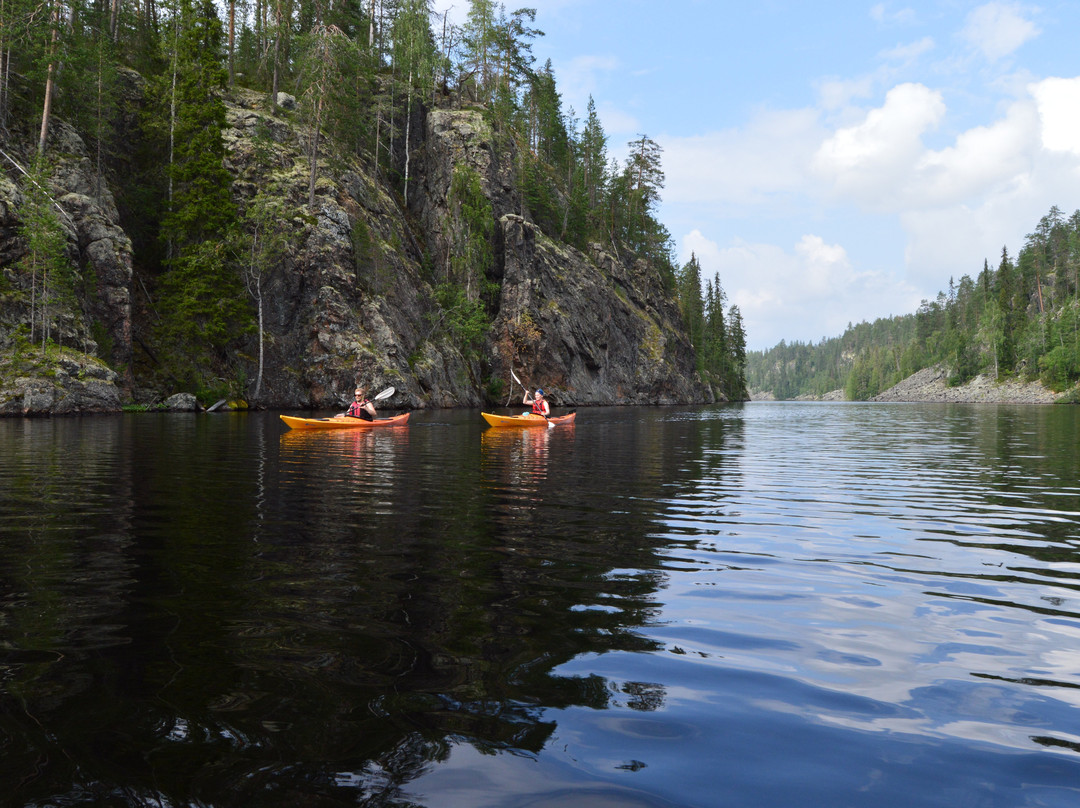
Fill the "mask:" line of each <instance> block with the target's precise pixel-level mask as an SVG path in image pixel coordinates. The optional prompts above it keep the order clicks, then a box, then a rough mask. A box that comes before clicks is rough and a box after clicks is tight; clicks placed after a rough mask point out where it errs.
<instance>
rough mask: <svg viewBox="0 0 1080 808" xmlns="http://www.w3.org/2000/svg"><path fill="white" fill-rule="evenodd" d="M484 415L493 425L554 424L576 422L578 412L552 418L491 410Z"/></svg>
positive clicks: (483, 413)
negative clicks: (496, 413)
mask: <svg viewBox="0 0 1080 808" xmlns="http://www.w3.org/2000/svg"><path fill="white" fill-rule="evenodd" d="M480 414H481V415H482V416H484V420H485V421H487V422H488V424H490V425H491V426H547V425H548V422H550V423H553V424H556V425H558V424H572V423H574V417H575V416H576V415H577V413H576V412H570V413H567V414H566V415H553V416H551V417H550V418H545V417H544V416H542V415H532V414H531V413H530V414H528V415H495V414H494V413H490V412H482V413H480Z"/></svg>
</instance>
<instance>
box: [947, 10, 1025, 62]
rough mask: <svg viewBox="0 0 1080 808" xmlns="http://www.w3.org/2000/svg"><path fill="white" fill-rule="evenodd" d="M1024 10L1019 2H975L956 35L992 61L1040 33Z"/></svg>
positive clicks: (1002, 56)
mask: <svg viewBox="0 0 1080 808" xmlns="http://www.w3.org/2000/svg"><path fill="white" fill-rule="evenodd" d="M1026 11H1027V9H1026V8H1025V7H1024V6H1022V5H1020V4H1019V3H997V2H994V3H987V4H986V5H983V6H979V7H978V8H976V9H974V10H973V11H972V12H971V13H970V14H968V17H967V21H966V23H965V25H964V29H963V30H962V31H961V32H960V36H961V38H962V39H964V40H966V41H967V42H968V43H969V44H970V45H971V46H972V47H973V48H974V49H975V50H977V51H979V52H980V53H982V55H983V56H984V57H985V58H986V59H987V60H989V61H991V62H996V61H998V60H999V59H1002V58H1004V57H1006V56H1008V55H1010V54H1012V53H1013V52H1014V51H1016V50H1017V49H1019V48H1020V46H1022V45H1023V44H1024V43H1025V42H1028V41H1029V40H1031V39H1034V38H1035V37H1037V36H1038V35H1039V34H1040V33H1041V32H1040V30H1039V28H1038V26H1037V25H1035V23H1033V22H1031V21H1030V20H1028V19H1026V18H1025V16H1024V14H1025V12H1026Z"/></svg>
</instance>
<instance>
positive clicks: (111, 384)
mask: <svg viewBox="0 0 1080 808" xmlns="http://www.w3.org/2000/svg"><path fill="white" fill-rule="evenodd" d="M27 370H28V371H29V372H28V373H26V374H25V375H19V374H18V371H17V370H13V369H12V368H11V367H10V366H8V367H6V368H3V367H0V378H2V379H3V381H2V382H0V415H77V414H81V413H95V412H120V389H119V387H118V385H117V381H118V377H117V374H116V373H115V372H114V371H112V370H110V369H109V368H108V367H106V366H105V365H103V364H102V363H101V362H99V361H97V360H94V359H90V358H89V357H85V356H81V355H78V354H73V355H71V356H62V357H61V358H60V359H58V360H57V361H56V362H55V364H54V365H53V366H51V367H50V368H49V371H48V372H49V375H46V374H45V373H42V372H35V370H36V369H33V368H28V369H27Z"/></svg>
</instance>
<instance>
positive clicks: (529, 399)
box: [521, 390, 533, 404]
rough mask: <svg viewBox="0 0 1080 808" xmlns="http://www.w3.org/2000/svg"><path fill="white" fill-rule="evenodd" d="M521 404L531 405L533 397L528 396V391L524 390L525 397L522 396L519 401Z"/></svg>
mask: <svg viewBox="0 0 1080 808" xmlns="http://www.w3.org/2000/svg"><path fill="white" fill-rule="evenodd" d="M521 403H522V404H532V403H533V397H532V396H531V395H529V391H528V390H526V391H525V395H524V397H523V398H522V399H521Z"/></svg>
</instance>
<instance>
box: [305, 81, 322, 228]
mask: <svg viewBox="0 0 1080 808" xmlns="http://www.w3.org/2000/svg"><path fill="white" fill-rule="evenodd" d="M322 105H323V94H322V90H321V88H320V90H319V100H318V103H317V104H316V105H315V131H314V132H312V135H311V176H310V177H309V178H308V208H309V209H310V210H311V212H312V213H314V212H315V177H316V175H317V174H318V171H319V128H320V127H321V126H322Z"/></svg>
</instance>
